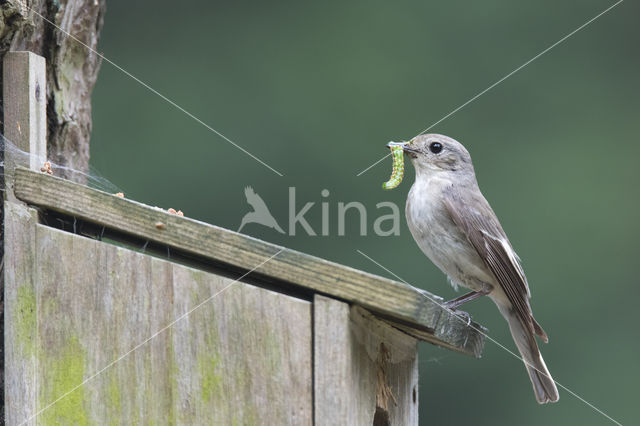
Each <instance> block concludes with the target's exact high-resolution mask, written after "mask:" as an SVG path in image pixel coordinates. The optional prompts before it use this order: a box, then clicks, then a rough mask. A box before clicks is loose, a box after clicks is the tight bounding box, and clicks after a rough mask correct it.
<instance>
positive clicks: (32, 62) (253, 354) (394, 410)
mask: <svg viewBox="0 0 640 426" xmlns="http://www.w3.org/2000/svg"><path fill="white" fill-rule="evenodd" d="M44 84H45V80H44V60H43V59H42V58H40V57H37V56H36V55H34V54H31V53H27V52H13V53H10V54H8V55H7V58H6V60H5V64H4V99H5V102H4V105H5V135H6V136H7V138H8V139H9V140H11V141H12V142H13V143H14V144H15V145H17V146H18V147H19V148H20V149H21V150H23V151H27V152H30V153H33V154H34V155H33V156H32V157H31V158H32V159H34V160H33V161H31V162H30V163H28V164H27V166H28V168H23V167H15V168H13V169H12V170H8V169H7V170H6V176H7V179H6V192H5V193H6V197H5V202H4V271H3V274H4V292H5V295H4V313H5V319H4V351H5V366H4V369H5V385H4V386H5V387H4V392H5V415H6V424H8V425H18V424H36V423H37V424H152V423H153V424H216V425H217V424H220V425H227V424H229V425H231V424H268V425H286V424H289V425H309V424H316V425H372V424H375V425H387V424H389V425H417V424H418V395H417V394H418V356H417V354H418V352H417V344H418V341H420V340H423V341H427V342H430V343H432V344H435V345H439V346H442V347H445V348H447V349H450V350H453V351H458V352H462V353H465V354H468V355H471V356H479V355H480V352H481V350H482V346H483V336H482V333H481V332H480V331H479V330H482V327H481V326H478V325H475V324H474V326H473V327H468V326H467V324H466V323H465V321H461V320H460V319H459V318H458V317H456V316H455V315H454V314H453V313H452V312H450V311H448V310H445V309H443V308H441V307H440V305H439V302H440V301H441V299H440V298H438V297H437V296H433V295H431V294H429V293H426V292H424V291H421V290H418V289H415V288H413V287H411V286H408V285H405V284H403V283H400V282H396V281H392V280H388V279H385V278H382V277H378V276H375V275H372V274H368V273H366V272H362V271H358V270H355V269H352V268H349V267H346V266H342V265H339V264H335V263H332V262H328V261H326V260H323V259H319V258H317V257H313V256H309V255H306V254H303V253H299V252H296V251H293V250H289V249H286V248H282V247H278V246H275V245H273V244H269V243H266V242H263V241H260V240H257V239H254V238H251V237H248V236H245V235H241V234H238V233H236V232H232V231H229V230H226V229H222V228H219V227H217V226H213V225H209V224H206V223H202V222H198V221H195V220H192V219H189V218H185V217H180V216H177V215H175V214H169V213H167V212H166V211H164V210H161V209H158V208H154V207H149V206H146V205H143V204H140V203H137V202H135V201H132V200H127V199H124V198H120V197H117V196H114V195H112V194H107V193H104V192H101V191H97V190H94V189H90V188H87V187H85V186H82V185H79V184H75V183H72V182H69V181H66V180H63V179H60V178H57V177H55V176H50V175H48V174H47V173H43V172H41V171H40V168H41V167H42V162H41V160H42V159H43V158H44V159H46V138H45V133H46V119H45V105H46V96H45V93H46V91H45V89H44ZM36 92H37V93H38V94H36ZM17 123H19V124H17ZM5 156H6V158H5V164H6V165H7V167H9V165H11V161H12V158H11V156H12V153H11V152H10V151H8V150H7V151H5Z"/></svg>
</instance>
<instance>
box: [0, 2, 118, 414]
mask: <svg viewBox="0 0 640 426" xmlns="http://www.w3.org/2000/svg"><path fill="white" fill-rule="evenodd" d="M105 2H106V0H0V87H2V78H3V77H2V76H3V73H2V61H3V59H4V55H5V53H7V52H8V51H12V50H29V51H31V52H34V53H37V54H38V55H41V56H44V58H45V59H46V61H47V153H48V154H47V155H48V157H49V159H50V160H51V161H53V162H54V163H56V164H58V165H62V166H66V167H69V168H71V169H74V170H81V171H85V172H86V171H87V170H88V169H89V139H90V136H91V92H92V91H93V86H94V85H95V83H96V78H97V76H98V69H99V68H100V62H101V61H100V57H99V56H98V55H97V54H96V53H95V52H96V50H97V45H98V38H99V35H100V30H101V29H102V23H103V17H104V12H105ZM47 21H49V22H47ZM69 34H71V36H70V35H69ZM3 111H4V103H3V100H2V98H1V97H0V117H2V116H3ZM0 127H1V128H2V129H3V128H4V125H2V126H0ZM2 133H4V130H2ZM0 155H1V153H0ZM57 174H58V175H60V176H61V177H66V178H69V179H73V178H76V180H77V177H78V176H81V175H79V174H77V173H76V174H74V176H70V175H67V176H65V174H64V173H61V172H58V173H57ZM80 183H84V182H80ZM2 213H3V212H2V207H1V204H0V224H3V223H4V217H3V216H4V215H3V214H2ZM3 231H4V230H3ZM3 240H4V232H2V234H0V258H2V259H3V258H4V253H3V251H4V241H3ZM0 269H1V267H0ZM3 275H4V274H3V273H0V276H3ZM3 302H4V283H3V282H2V279H1V278H0V424H4V419H5V412H4V336H3V334H4V315H3V311H4V309H3V307H4V305H3Z"/></svg>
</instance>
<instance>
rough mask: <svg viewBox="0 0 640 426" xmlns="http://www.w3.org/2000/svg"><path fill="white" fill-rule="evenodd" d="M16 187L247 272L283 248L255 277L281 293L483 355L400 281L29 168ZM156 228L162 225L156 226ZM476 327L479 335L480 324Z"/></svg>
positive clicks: (62, 208)
mask: <svg viewBox="0 0 640 426" xmlns="http://www.w3.org/2000/svg"><path fill="white" fill-rule="evenodd" d="M14 186H15V193H16V196H17V197H18V198H19V199H21V200H23V201H25V202H27V203H31V204H35V205H38V206H44V207H47V208H49V209H52V210H55V211H58V212H62V213H64V214H67V215H70V216H74V217H78V218H81V219H84V220H87V221H91V222H94V223H97V224H100V225H104V226H106V227H109V228H113V229H116V230H118V231H121V232H124V233H127V234H131V235H135V236H138V237H140V238H143V239H146V240H150V241H154V242H157V243H160V244H165V245H168V246H170V247H174V248H177V249H179V250H183V251H185V252H188V253H194V254H197V255H200V256H203V257H206V258H209V259H212V260H213V261H216V262H223V263H225V264H227V265H230V266H233V267H236V268H242V269H245V270H250V269H252V268H253V267H255V266H256V265H258V264H260V263H261V262H262V261H264V259H266V258H268V257H270V256H273V255H275V254H276V253H278V251H280V250H282V252H281V253H280V254H278V255H277V256H276V257H275V258H274V259H272V260H271V261H269V262H267V263H266V264H264V265H262V266H261V267H260V268H258V270H257V272H259V273H260V274H262V275H263V276H266V277H269V278H270V279H275V280H277V281H278V285H280V286H282V287H297V288H304V289H307V290H309V291H312V292H314V293H321V294H325V295H329V296H331V297H335V298H338V299H341V300H344V301H347V302H350V303H356V304H358V305H360V306H363V307H365V308H367V309H369V310H371V311H372V312H374V313H376V314H380V315H381V316H384V317H385V318H387V319H389V320H390V321H392V322H394V323H398V324H400V325H402V327H403V329H404V330H405V331H406V332H408V333H414V334H415V335H416V336H417V337H419V338H421V339H424V340H428V341H430V342H432V343H435V344H439V345H442V346H445V347H448V348H450V349H453V350H456V351H459V352H462V353H466V354H469V355H472V356H479V355H480V354H481V351H482V346H483V343H484V336H483V335H482V334H481V333H478V332H477V331H476V330H474V329H472V328H470V327H467V325H466V324H465V323H464V322H463V321H460V320H459V319H458V318H457V317H456V316H455V315H454V314H453V313H452V312H451V311H449V310H445V309H443V308H442V307H441V306H440V305H439V304H438V303H436V302H435V301H437V300H441V299H440V298H439V297H437V296H434V295H431V294H429V293H426V292H424V291H421V290H417V289H415V288H413V287H411V286H408V285H405V284H403V283H400V282H396V281H392V280H389V279H386V278H382V277H379V276H376V275H373V274H368V273H366V272H363V271H359V270H356V269H353V268H349V267H346V266H343V265H339V264H336V263H333V262H329V261H326V260H323V259H319V258H317V257H313V256H309V255H306V254H303V253H299V252H296V251H293V250H289V249H283V248H282V247H279V246H276V245H274V244H270V243H266V242H263V241H260V240H257V239H255V238H251V237H248V236H246V235H242V234H239V233H236V232H233V231H229V230H226V229H223V228H220V227H217V226H213V225H209V224H206V223H202V222H199V221H196V220H193V219H189V218H184V217H179V216H176V215H172V214H169V213H167V212H165V211H164V210H162V209H158V208H152V207H149V206H146V205H144V204H141V203H137V202H135V201H132V200H127V199H121V198H119V197H115V196H112V195H110V194H106V193H104V192H101V191H97V190H94V189H90V188H87V187H84V186H81V185H77V184H74V183H72V182H69V181H65V180H62V179H58V178H55V177H51V176H47V175H45V174H42V173H36V172H32V171H29V170H26V169H16V172H15V182H14ZM158 222H160V223H162V224H163V226H162V227H158V226H156V224H157V223H158ZM474 327H476V328H478V329H482V327H481V326H480V325H477V324H474Z"/></svg>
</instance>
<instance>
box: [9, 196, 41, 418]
mask: <svg viewBox="0 0 640 426" xmlns="http://www.w3.org/2000/svg"><path fill="white" fill-rule="evenodd" d="M4 215H5V221H4V253H5V255H4V259H3V262H4V264H3V279H4V407H5V409H4V412H5V415H6V424H8V425H17V424H20V423H22V422H23V421H24V420H25V419H27V418H28V416H29V415H31V414H32V413H34V412H35V410H36V393H37V388H38V387H37V386H38V383H37V379H36V370H37V364H36V362H37V358H36V355H37V353H38V342H37V333H36V323H37V320H38V318H37V312H36V293H37V291H38V288H37V282H36V279H35V269H34V265H35V253H34V251H33V247H34V246H35V224H36V223H37V213H36V212H35V210H33V209H30V208H27V207H26V206H23V205H18V204H14V203H9V202H5V203H4ZM28 424H30V425H32V424H35V422H29V423H28Z"/></svg>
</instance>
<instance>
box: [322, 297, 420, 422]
mask: <svg viewBox="0 0 640 426" xmlns="http://www.w3.org/2000/svg"><path fill="white" fill-rule="evenodd" d="M313 312H314V313H313V317H314V386H315V393H314V399H315V404H314V407H315V424H316V425H318V426H321V425H338V424H344V425H371V424H373V425H403V426H404V425H417V424H418V345H417V340H416V339H414V338H412V337H409V336H407V335H406V334H404V333H402V332H401V331H398V330H397V329H395V328H393V327H391V326H389V325H387V324H386V323H384V322H382V321H380V320H377V319H376V318H374V317H373V316H372V315H370V314H368V313H367V312H366V311H365V310H363V309H362V308H359V307H351V308H350V307H349V305H347V304H346V303H343V302H340V301H337V300H334V299H330V298H327V297H323V296H316V297H315V298H314V304H313Z"/></svg>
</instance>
